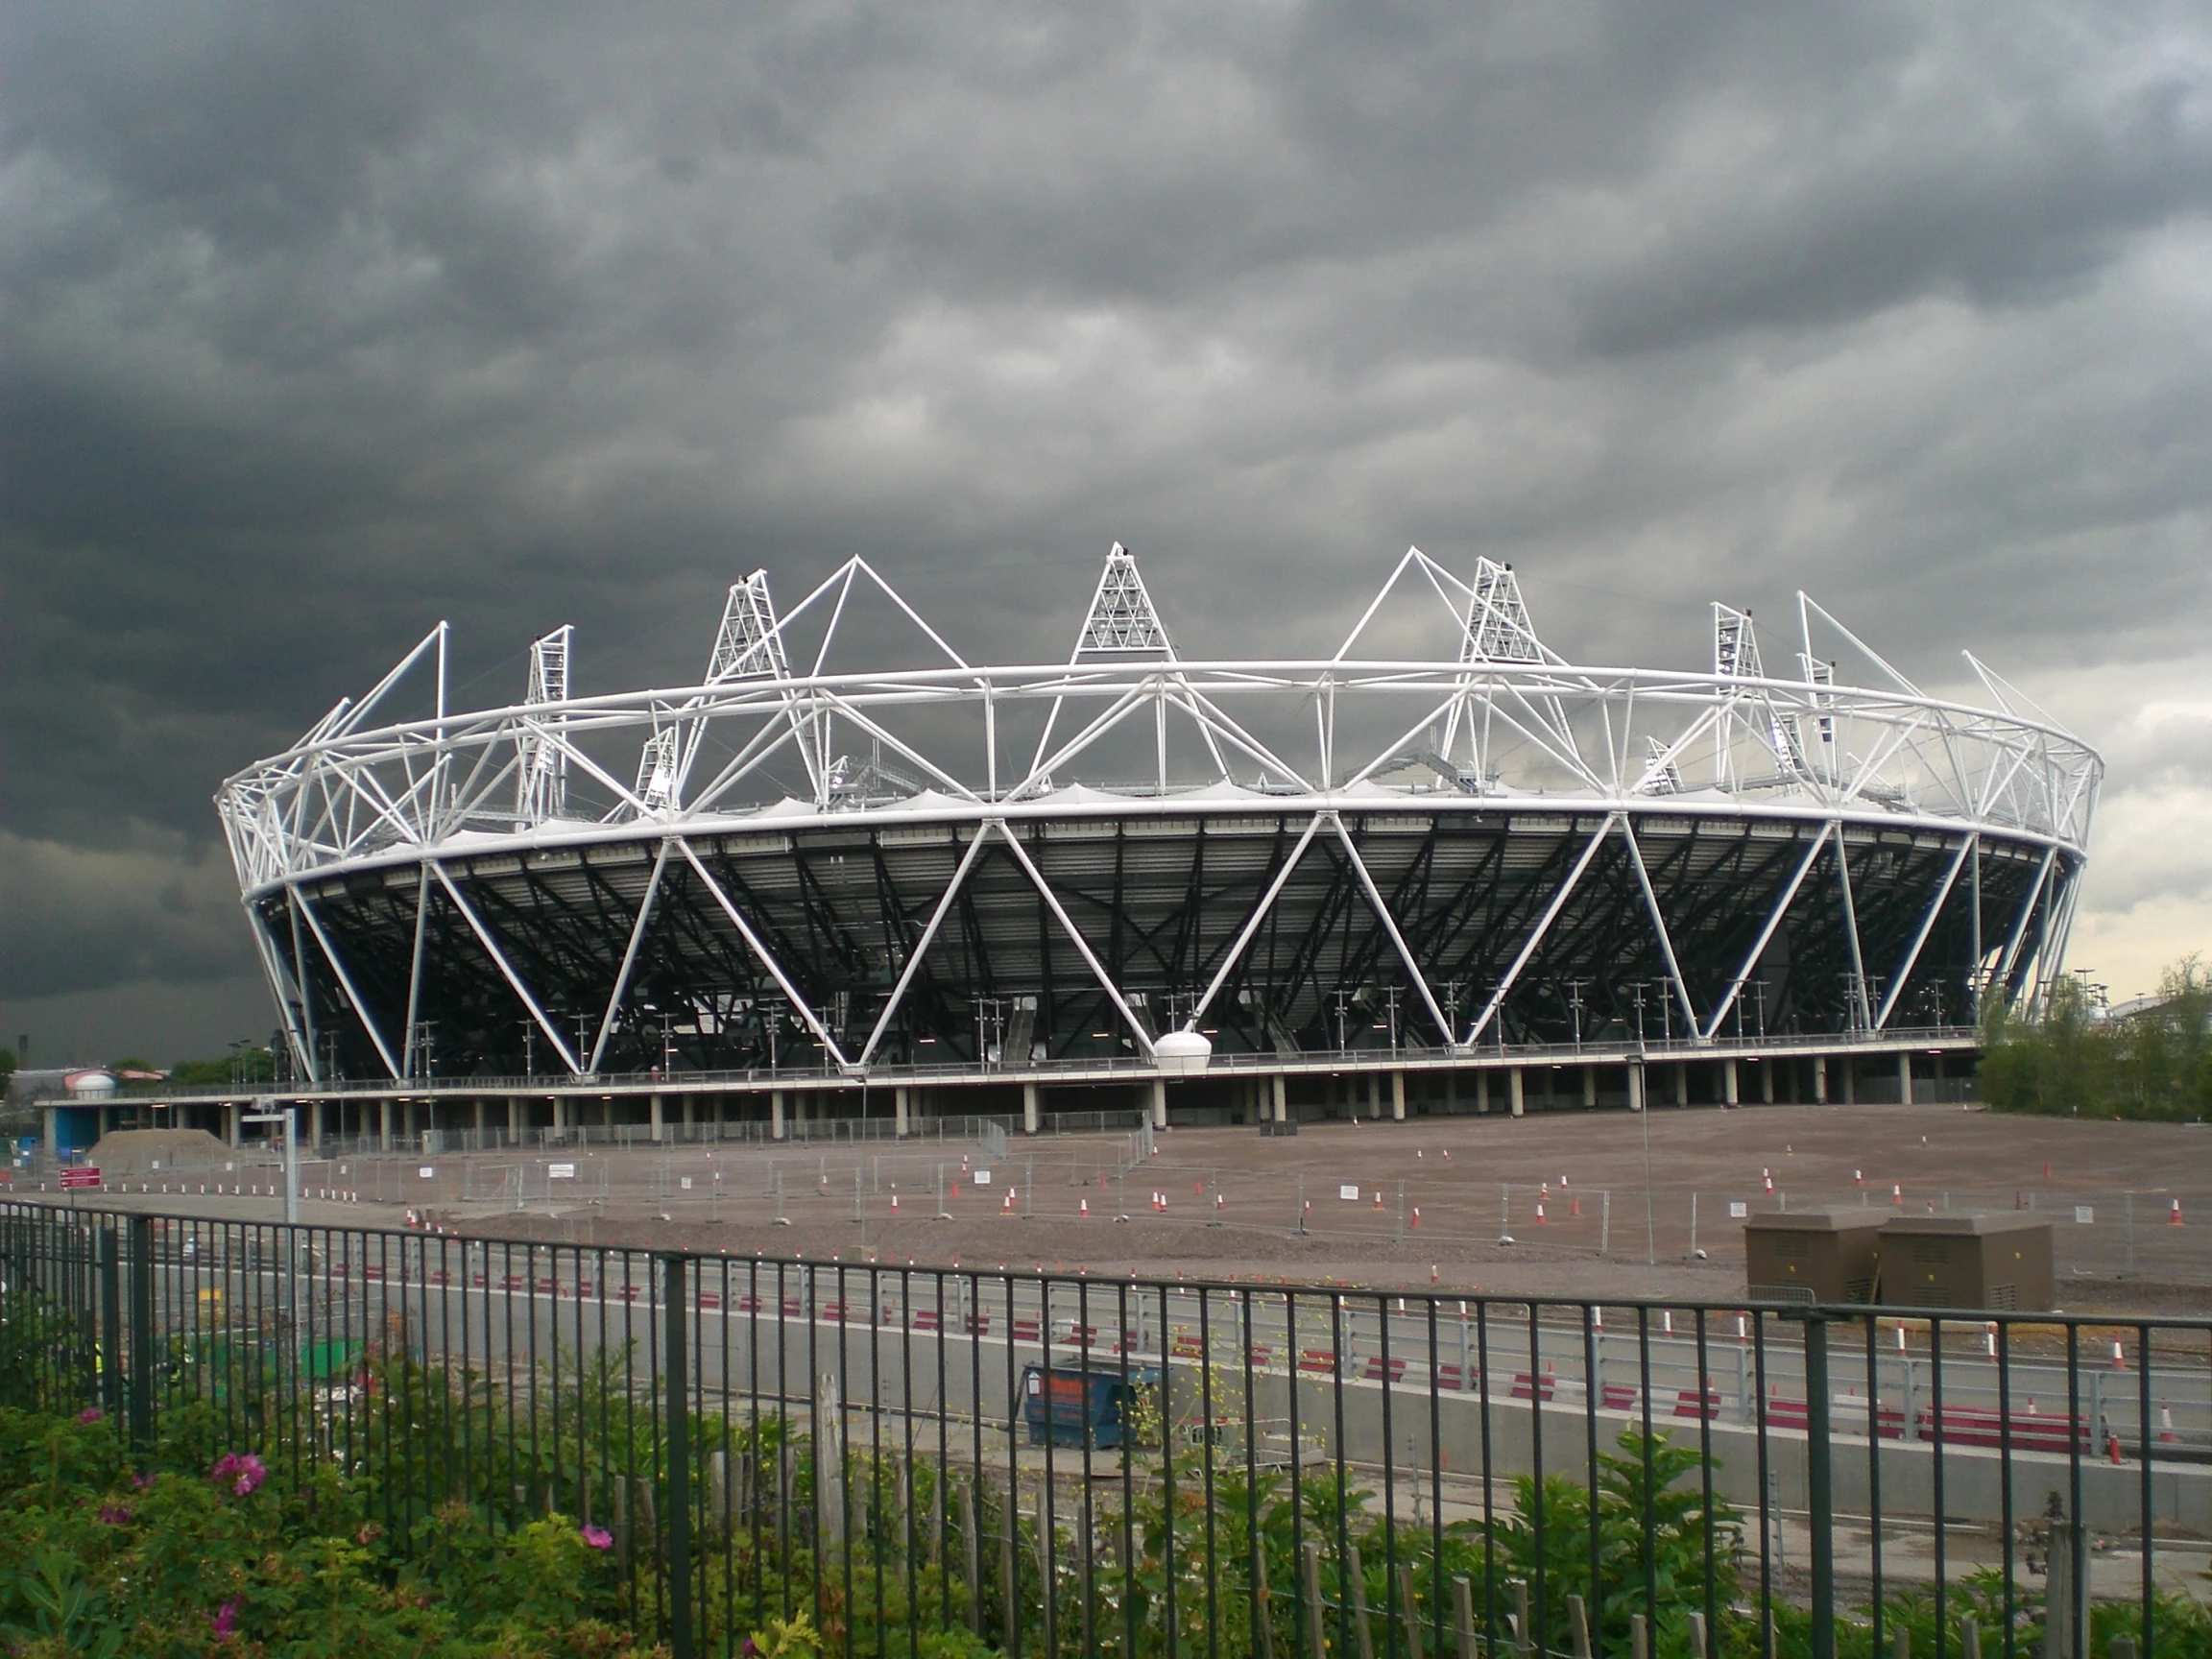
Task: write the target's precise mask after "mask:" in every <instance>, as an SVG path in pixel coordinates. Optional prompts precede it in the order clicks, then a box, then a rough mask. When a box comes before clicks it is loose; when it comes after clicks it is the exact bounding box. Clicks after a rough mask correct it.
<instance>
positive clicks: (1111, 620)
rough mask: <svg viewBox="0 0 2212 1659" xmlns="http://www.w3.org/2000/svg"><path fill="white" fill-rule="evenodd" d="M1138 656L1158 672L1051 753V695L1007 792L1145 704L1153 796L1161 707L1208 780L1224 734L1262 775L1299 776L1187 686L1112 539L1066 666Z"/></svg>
mask: <svg viewBox="0 0 2212 1659" xmlns="http://www.w3.org/2000/svg"><path fill="white" fill-rule="evenodd" d="M1143 658H1153V659H1156V660H1157V661H1159V662H1160V663H1161V664H1163V666H1164V669H1165V671H1164V672H1162V673H1160V674H1158V675H1155V676H1151V677H1149V680H1148V683H1147V685H1145V686H1144V687H1143V688H1142V690H1133V691H1132V692H1130V693H1129V694H1127V695H1125V696H1124V697H1123V698H1122V699H1121V700H1120V701H1119V702H1118V703H1117V704H1116V705H1115V706H1114V707H1113V709H1110V710H1109V714H1108V715H1107V716H1106V717H1103V718H1101V719H1100V720H1097V721H1094V722H1093V723H1092V725H1091V726H1090V727H1089V728H1087V729H1086V730H1085V732H1084V733H1083V734H1082V735H1081V736H1080V737H1079V738H1078V739H1077V740H1076V742H1075V744H1073V745H1064V746H1063V747H1062V749H1061V750H1060V751H1058V752H1057V754H1055V752H1054V751H1053V749H1052V733H1053V729H1054V728H1055V727H1056V726H1057V725H1058V724H1059V720H1060V709H1061V705H1062V704H1063V702H1064V701H1065V698H1064V697H1061V696H1055V697H1054V698H1053V699H1052V702H1051V706H1050V707H1049V708H1048V709H1046V714H1045V729H1044V731H1043V732H1041V733H1038V737H1037V751H1036V753H1035V755H1033V756H1032V757H1031V758H1030V762H1029V774H1028V776H1027V777H1026V778H1024V779H1023V780H1022V782H1021V783H1020V784H1019V785H1017V786H1016V788H1015V789H1014V790H1013V791H1012V793H1013V794H1015V795H1017V796H1018V795H1021V794H1022V793H1024V792H1025V791H1028V790H1031V789H1035V788H1038V787H1040V786H1046V787H1048V786H1049V781H1050V777H1051V764H1052V763H1057V762H1059V761H1064V760H1066V759H1068V758H1070V757H1071V755H1072V754H1073V753H1079V752H1080V749H1081V748H1083V747H1088V746H1089V745H1090V744H1091V743H1093V742H1095V741H1096V740H1097V739H1098V738H1099V737H1102V736H1103V735H1105V733H1107V732H1108V731H1111V730H1112V729H1113V728H1114V727H1115V726H1118V725H1119V724H1120V723H1121V721H1122V719H1124V718H1125V717H1126V716H1127V715H1128V714H1129V713H1131V712H1132V711H1133V710H1134V709H1136V708H1137V707H1139V706H1141V705H1142V704H1143V703H1146V702H1149V703H1150V704H1151V705H1152V714H1153V755H1154V767H1153V779H1154V786H1155V787H1156V788H1157V789H1158V790H1159V792H1160V793H1161V794H1163V795H1165V794H1166V792H1167V710H1168V709H1169V707H1170V706H1172V707H1174V708H1176V709H1181V710H1182V711H1183V712H1184V713H1185V714H1186V715H1187V716H1189V718H1190V722H1191V724H1193V725H1194V726H1196V727H1197V728H1198V736H1199V739H1200V741H1202V742H1203V743H1204V744H1205V745H1206V753H1207V755H1208V756H1209V757H1211V758H1212V760H1213V762H1214V777H1215V779H1228V778H1231V777H1232V776H1233V774H1232V773H1231V771H1230V767H1229V762H1228V760H1227V759H1226V758H1225V757H1223V756H1222V753H1221V744H1220V739H1221V738H1222V737H1227V738H1228V739H1229V740H1230V742H1231V744H1232V745H1233V746H1234V747H1236V748H1238V749H1239V750H1241V751H1242V752H1243V753H1245V754H1246V755H1248V756H1250V757H1252V758H1253V759H1255V760H1257V761H1259V763H1260V764H1261V766H1262V775H1264V773H1265V772H1274V773H1276V774H1277V775H1278V776H1280V777H1281V778H1282V779H1284V780H1285V781H1299V780H1298V777H1297V774H1296V773H1295V772H1293V771H1292V770H1291V769H1290V768H1289V767H1288V766H1286V765H1285V764H1284V763H1283V762H1281V761H1280V760H1278V759H1277V758H1276V757H1274V756H1273V755H1272V754H1271V753H1269V752H1268V750H1267V749H1266V747H1265V745H1263V744H1262V743H1261V742H1259V740H1258V739H1257V738H1255V737H1253V736H1252V734H1251V733H1248V732H1246V731H1245V730H1244V729H1243V728H1242V727H1241V726H1239V725H1238V723H1237V722H1236V721H1234V720H1232V719H1231V718H1230V717H1229V716H1228V715H1227V714H1225V713H1223V712H1222V710H1221V709H1219V707H1217V706H1216V705H1215V704H1214V702H1213V701H1212V699H1210V698H1208V697H1207V696H1206V695H1205V694H1204V693H1202V692H1201V691H1199V690H1198V688H1197V687H1196V686H1195V685H1192V684H1191V683H1190V676H1189V675H1187V674H1185V673H1183V672H1182V671H1181V669H1180V668H1179V667H1176V666H1175V663H1176V657H1175V643H1174V641H1173V640H1172V639H1170V638H1169V637H1167V628H1166V624H1165V623H1164V622H1162V621H1161V620H1160V611H1159V607H1157V606H1156V605H1154V604H1153V603H1152V593H1151V590H1150V589H1147V588H1146V587H1145V586H1144V577H1143V575H1142V572H1140V571H1139V570H1138V568H1137V555H1136V554H1134V553H1132V552H1131V551H1130V550H1129V549H1128V548H1126V547H1124V546H1122V545H1121V543H1120V542H1118V541H1117V542H1115V543H1114V544H1113V546H1112V547H1110V548H1109V549H1108V550H1107V553H1106V565H1105V567H1104V568H1103V569H1101V570H1100V571H1099V573H1098V586H1097V589H1095V590H1094V592H1093V593H1092V595H1091V605H1090V608H1089V609H1088V610H1087V611H1086V612H1085V613H1084V614H1083V625H1082V627H1081V628H1079V629H1077V630H1076V634H1075V648H1074V650H1072V651H1070V653H1069V654H1068V666H1069V667H1070V669H1075V668H1080V667H1082V666H1084V665H1086V664H1099V663H1106V662H1120V661H1128V660H1130V659H1143Z"/></svg>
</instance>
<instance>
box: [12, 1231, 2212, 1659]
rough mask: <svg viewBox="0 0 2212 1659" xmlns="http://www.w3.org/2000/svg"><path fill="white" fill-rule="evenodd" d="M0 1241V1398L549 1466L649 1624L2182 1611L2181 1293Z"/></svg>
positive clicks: (854, 1643)
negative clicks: (2110, 1295)
mask: <svg viewBox="0 0 2212 1659" xmlns="http://www.w3.org/2000/svg"><path fill="white" fill-rule="evenodd" d="M0 1258H4V1263H0V1271H4V1274H5V1286H4V1290H0V1319H4V1320H5V1327H4V1332H0V1338H4V1339H0V1404H10V1405H17V1406H36V1407H47V1408H55V1409H69V1410H75V1409H78V1408H80V1407H87V1406H89V1407H99V1408H101V1409H103V1410H105V1411H107V1412H108V1414H110V1415H112V1416H114V1417H115V1418H117V1419H118V1420H119V1421H121V1422H122V1423H124V1424H125V1425H126V1426H127V1427H128V1431H129V1432H130V1434H131V1435H132V1438H133V1440H134V1441H136V1442H137V1443H138V1444H140V1445H141V1446H145V1447H147V1448H149V1449H151V1448H153V1447H155V1446H156V1444H165V1445H168V1446H171V1447H174V1446H176V1445H178V1444H179V1443H180V1441H189V1442H190V1443H191V1444H192V1445H193V1446H196V1447H197V1448H198V1449H199V1450H200V1451H201V1452H204V1454H205V1455H208V1456H210V1457H213V1456H218V1455H222V1454H224V1453H244V1452H247V1451H252V1452H255V1453H257V1454H258V1455H260V1456H261V1457H262V1458H263V1459H264V1460H265V1461H266V1462H267V1463H268V1464H269V1465H270V1466H271V1467H272V1468H273V1469H276V1470H278V1471H280V1472H283V1473H286V1474H288V1475H289V1476H290V1477H291V1478H292V1479H293V1481H294V1483H295V1484H296V1485H297V1487H298V1488H299V1489H300V1490H301V1491H302V1492H304V1493H307V1494H309V1495H310V1497H311V1498H314V1500H315V1501H320V1502H328V1503H346V1504H349V1505H351V1506H352V1508H351V1511H350V1512H353V1513H365V1514H366V1515H368V1516H369V1517H370V1518H372V1519H373V1521H374V1522H375V1524H376V1525H377V1526H378V1527H380V1528H382V1530H383V1532H384V1534H385V1535H386V1536H387V1537H388V1538H389V1539H390V1540H392V1541H394V1543H395V1544H396V1546H397V1548H398V1549H400V1550H401V1551H404V1550H406V1549H408V1548H410V1547H421V1548H428V1547H430V1546H429V1540H431V1539H432V1538H433V1537H434V1535H435V1527H434V1524H433V1523H434V1517H435V1516H436V1515H437V1514H438V1512H439V1511H440V1510H441V1508H442V1507H443V1506H445V1505H448V1504H451V1503H456V1502H461V1503H467V1504H469V1506H470V1507H471V1508H472V1510H474V1511H475V1512H476V1513H478V1514H479V1515H483V1516H487V1517H489V1518H490V1520H491V1522H492V1524H493V1525H494V1526H496V1527H521V1526H524V1525H527V1524H529V1523H531V1522H533V1521H536V1520H539V1519H541V1518H542V1517H544V1516H546V1515H549V1514H557V1515H561V1516H565V1517H568V1518H570V1519H571V1520H573V1521H574V1522H575V1523H576V1524H578V1525H579V1526H583V1527H589V1531H588V1533H587V1536H588V1537H590V1538H592V1539H593V1540H594V1541H595V1542H596V1541H600V1540H603V1541H604V1548H606V1549H607V1550H608V1551H610V1553H611V1554H612V1556H613V1560H614V1562H615V1564H616V1569H617V1572H618V1576H619V1582H620V1584H621V1586H622V1589H621V1596H622V1606H623V1612H624V1614H625V1616H626V1617H628V1618H631V1619H632V1620H634V1621H635V1622H636V1623H637V1625H638V1626H639V1627H640V1628H641V1629H642V1630H644V1631H645V1632H646V1633H648V1634H649V1635H650V1636H652V1637H654V1638H655V1639H657V1640H660V1641H662V1642H665V1643H666V1644H667V1646H668V1647H669V1648H670V1649H671V1651H672V1652H673V1653H675V1654H676V1655H678V1656H679V1659H687V1656H689V1655H693V1654H716V1655H722V1654H733V1653H736V1652H739V1651H741V1650H742V1649H743V1646H744V1644H745V1642H746V1640H747V1638H748V1637H749V1636H751V1635H752V1634H754V1633H755V1632H756V1631H757V1630H758V1629H759V1628H761V1627H762V1625H763V1624H764V1623H767V1622H768V1621H771V1620H774V1619H786V1620H788V1619H793V1618H796V1617H797V1616H799V1615H801V1614H804V1615H805V1616H806V1618H807V1619H808V1620H809V1621H810V1622H811V1623H812V1624H813V1625H814V1627H815V1629H816V1630H817V1631H818V1632H819V1633H820V1635H821V1637H822V1639H823V1640H824V1642H825V1645H826V1649H827V1650H828V1651H829V1652H834V1653H843V1654H870V1655H875V1654H908V1655H923V1654H930V1653H956V1652H970V1653H973V1652H976V1651H980V1650H983V1649H986V1648H988V1649H994V1650H1000V1651H1003V1652H1005V1653H1008V1654H1015V1655H1021V1654H1028V1655H1053V1656H1058V1655H1073V1654H1090V1653H1100V1652H1116V1653H1122V1654H1126V1655H1129V1656H1131V1659H1135V1656H1137V1655H1141V1654H1142V1655H1150V1654H1159V1655H1167V1656H1175V1655H1185V1654H1188V1655H1192V1656H1195V1655H1201V1654H1203V1655H1205V1656H1207V1659H1220V1656H1224V1655H1227V1656H1234V1659H1246V1656H1250V1659H1326V1656H1328V1655H1339V1656H1350V1655H1357V1656H1358V1659H1371V1656H1373V1655H1383V1656H1384V1659H1397V1656H1400V1655H1404V1656H1406V1659H1430V1656H1431V1655H1435V1656H1448V1655H1455V1654H1456V1655H1462V1656H1465V1655H1477V1654H1480V1655H1490V1654H1498V1655H1506V1654H1515V1655H1521V1654H1534V1653H1545V1654H1551V1653H1558V1654H1601V1653H1602V1654H1631V1655H1638V1656H1643V1655H1654V1656H1657V1655H1685V1654H1695V1655H1698V1656H1699V1659H1705V1656H1709V1655H1720V1654H1728V1655H1749V1654H1761V1655H1769V1654H1798V1653H1806V1654H1818V1655H1826V1654H1830V1653H1839V1652H1841V1653H1867V1654H1874V1653H1879V1654H1883V1655H1889V1654H1892V1653H1895V1652H1897V1651H1899V1650H1900V1648H1899V1646H1898V1644H1899V1641H1900V1633H1901V1632H1902V1636H1903V1640H1904V1642H1905V1643H1906V1644H1907V1645H1908V1646H1909V1648H1910V1650H1911V1651H1912V1652H1918V1653H1936V1654H1960V1655H1965V1654H1979V1653H1983V1652H1991V1653H1994V1652H2003V1653H2007V1654H2015V1653H2019V1654H2025V1653H2035V1654H2044V1653H2049V1654H2062V1655H2068V1656H2083V1655H2088V1654H2091V1653H2096V1654H2099V1655H2102V1654H2104V1653H2106V1652H2108V1651H2121V1650H2124V1649H2125V1647H2127V1645H2128V1644H2132V1645H2134V1647H2135V1648H2136V1649H2137V1650H2138V1651H2140V1652H2143V1653H2165V1652H2196V1651H2212V1622H2208V1621H2207V1620H2206V1617H2205V1615H2204V1614H2203V1612H2202V1610H2201V1609H2200V1607H2199V1605H2198V1604H2197V1602H2196V1601H2194V1600H2193V1599H2191V1598H2190V1595H2189V1589H2190V1585H2191V1583H2192V1581H2193V1580H2195V1579H2196V1577H2197V1576H2198V1575H2200V1574H2201V1573H2202V1571H2203V1569H2204V1566H2205V1556H2204V1553H2203V1551H2202V1546H2201V1544H2200V1542H2199V1541H2201V1540H2203V1539H2205V1538H2208V1537H2212V1321H2208V1320H2203V1319H2128V1320H2124V1321H2118V1322H2115V1321H2112V1320H2109V1319H2102V1318H2097V1319H2091V1318H2083V1317H2071V1316H2059V1315H2046V1314H2009V1313H1987V1314H1984V1313H1980V1312H1967V1311H1959V1312H1954V1313H1950V1314H1945V1315H1940V1316H1936V1317H1933V1318H1931V1317H1928V1316H1926V1315H1918V1314H1915V1315H1907V1314H1901V1313H1897V1312H1893V1311H1889V1310H1867V1309H1863V1308H1817V1307H1780V1306H1772V1305H1768V1306H1763V1307H1762V1306H1746V1307H1716V1306H1710V1305H1708V1306H1678V1305H1677V1306H1669V1305H1661V1304H1657V1303H1612V1302H1608V1303H1605V1304H1603V1305H1599V1304H1597V1303H1592V1302H1584V1301H1572V1300H1548V1301H1536V1302H1530V1301H1526V1300H1506V1299H1499V1298H1485V1297H1471V1298H1467V1299H1464V1300H1463V1299H1461V1298H1459V1297H1458V1296H1456V1295H1450V1296H1446V1295H1433V1294H1431V1295H1422V1294H1411V1293H1408V1294H1404V1295H1401V1294H1398V1293H1396V1292H1391V1293H1388V1294H1383V1293H1378V1292H1374V1291H1355V1290H1349V1289H1344V1288H1339V1287H1333V1286H1311V1285H1300V1286H1291V1285H1288V1284H1286V1283H1282V1282H1280V1281H1278V1282H1275V1283H1271V1284H1269V1283H1262V1282H1260V1281H1259V1280H1257V1279H1256V1280H1254V1281H1252V1282H1249V1283H1207V1284H1199V1283H1195V1282H1191V1283H1186V1282H1184V1281H1182V1280H1180V1279H1178V1280H1175V1281H1170V1282H1163V1281H1161V1280H1158V1279H1148V1280H1138V1279H1134V1278H1132V1279H1115V1278H1088V1277H1081V1276H1078V1277H1074V1278H1068V1277H1055V1276H1049V1275H1040V1274H1035V1273H1024V1272H1014V1271H1006V1270H1002V1269H1001V1270H992V1271H987V1272H982V1271H974V1270H973V1269H939V1268H923V1267H916V1266H912V1265H903V1266H902V1265H900V1264H898V1263H896V1262H876V1261H836V1260H832V1261H829V1262H821V1261H799V1260H792V1261H778V1260H772V1259H765V1258H733V1257H727V1256H720V1255H697V1254H685V1253H676V1252H645V1251H632V1250H621V1249H613V1248H603V1247H597V1246H588V1245H570V1244H542V1243H526V1242H519V1241H515V1242H510V1241H507V1240H502V1239H496V1238H469V1237H463V1236H459V1235H452V1234H436V1233H433V1234H424V1233H419V1232H380V1231H373V1230H368V1229H357V1228H327V1227H314V1226H299V1227H285V1226H281V1225H274V1224H265V1223H248V1222H229V1221H218V1220H206V1219H190V1218H184V1217H178V1216H166V1215H153V1214H143V1213H129V1212H122V1211H115V1210H100V1211H90V1210H85V1211H72V1210H69V1209H66V1208H63V1207H61V1206H60V1205H38V1204H27V1203H14V1204H8V1205H4V1206H0ZM318 1494H319V1495H320V1497H315V1495H318ZM1938 1523H1939V1524H1938ZM2193 1544H2195V1545H2196V1548H2194V1549H2192V1545H2193Z"/></svg>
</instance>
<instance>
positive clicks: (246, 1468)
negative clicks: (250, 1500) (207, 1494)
mask: <svg viewBox="0 0 2212 1659" xmlns="http://www.w3.org/2000/svg"><path fill="white" fill-rule="evenodd" d="M207 1475H208V1479H211V1480H213V1481H214V1482H215V1483H216V1484H217V1485H218V1486H228V1487H229V1488H230V1490H231V1491H232V1492H234V1493H236V1494H237V1495H238V1496H239V1497H241V1498H244V1497H247V1496H248V1495H250V1494H251V1493H252V1491H253V1489H254V1488H255V1487H256V1486H259V1485H260V1484H261V1482H262V1481H264V1480H266V1479H269V1471H268V1469H267V1468H266V1467H264V1466H263V1464H262V1462H261V1459H260V1458H259V1457H258V1456H256V1455H254V1454H253V1453H252V1452H248V1453H246V1454H245V1455H239V1454H238V1453H236V1452H226V1453H224V1454H223V1455H222V1456H220V1457H218V1458H217V1459H216V1460H215V1467H214V1468H212V1469H210V1470H209V1471H208V1472H207Z"/></svg>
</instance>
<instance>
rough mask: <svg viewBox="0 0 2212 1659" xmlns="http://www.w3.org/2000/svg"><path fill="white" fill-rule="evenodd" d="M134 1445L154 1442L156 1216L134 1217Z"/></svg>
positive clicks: (131, 1258) (131, 1264) (131, 1257)
mask: <svg viewBox="0 0 2212 1659" xmlns="http://www.w3.org/2000/svg"><path fill="white" fill-rule="evenodd" d="M127 1256H128V1262H129V1270H130V1301H131V1371H130V1411H131V1423H130V1430H131V1444H132V1447H133V1448H135V1449H136V1450H138V1451H141V1452H143V1451H144V1450H146V1449H147V1448H148V1447H150V1446H152V1445H153V1444H154V1344H155V1338H154V1218H153V1217H152V1216H151V1215H133V1216H132V1217H131V1220H130V1249H129V1251H128V1252H127Z"/></svg>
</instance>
